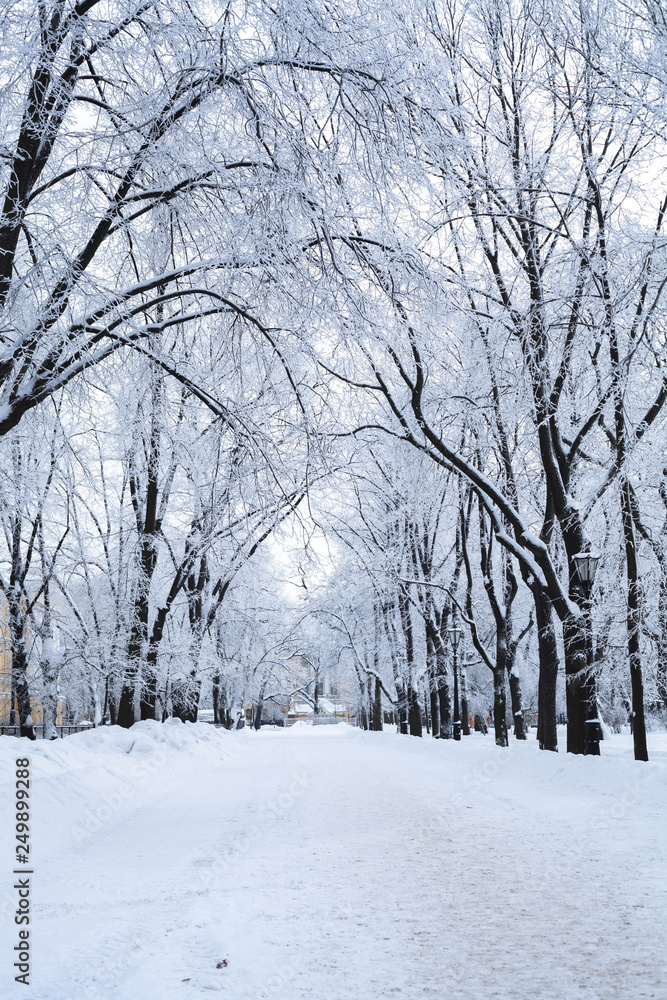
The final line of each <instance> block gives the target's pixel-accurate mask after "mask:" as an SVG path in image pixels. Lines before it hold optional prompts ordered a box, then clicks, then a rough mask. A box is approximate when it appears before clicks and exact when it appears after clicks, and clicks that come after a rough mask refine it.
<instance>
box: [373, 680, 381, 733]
mask: <svg viewBox="0 0 667 1000" xmlns="http://www.w3.org/2000/svg"><path fill="white" fill-rule="evenodd" d="M373 729H374V730H375V732H380V731H381V730H382V687H381V685H380V681H379V680H378V678H377V677H376V678H375V698H374V699H373Z"/></svg>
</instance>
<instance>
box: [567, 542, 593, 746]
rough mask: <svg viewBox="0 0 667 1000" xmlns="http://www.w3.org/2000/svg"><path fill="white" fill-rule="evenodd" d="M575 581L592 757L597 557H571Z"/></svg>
mask: <svg viewBox="0 0 667 1000" xmlns="http://www.w3.org/2000/svg"><path fill="white" fill-rule="evenodd" d="M572 561H573V563H574V572H575V574H576V581H577V583H578V584H579V586H580V587H581V590H582V592H583V595H584V600H585V608H586V610H585V614H586V615H587V617H588V621H587V623H586V625H587V627H586V667H587V675H586V686H585V688H584V691H585V697H586V723H585V728H586V753H587V754H590V755H591V756H593V757H599V756H600V723H599V721H598V706H597V698H596V694H595V678H594V677H593V634H592V633H593V626H592V622H591V592H592V590H593V583H594V581H595V573H596V571H597V568H598V563H599V561H600V557H599V556H595V555H593V554H592V553H591V552H577V553H576V555H574V556H573V557H572Z"/></svg>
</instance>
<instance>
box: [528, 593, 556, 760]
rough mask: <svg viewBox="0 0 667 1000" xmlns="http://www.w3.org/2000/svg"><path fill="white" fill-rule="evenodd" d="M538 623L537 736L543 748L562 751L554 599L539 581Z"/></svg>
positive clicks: (537, 595)
mask: <svg viewBox="0 0 667 1000" xmlns="http://www.w3.org/2000/svg"><path fill="white" fill-rule="evenodd" d="M532 593H533V601H534V603H535V621H536V624H537V649H538V656H539V664H540V665H539V682H538V695H537V739H538V742H539V745H540V750H552V751H554V752H556V751H557V750H558V729H557V719H556V683H557V680H558V666H559V662H560V660H559V656H558V644H557V641H556V627H555V624H554V617H553V609H552V607H551V601H550V600H549V596H548V595H547V594H546V592H545V591H544V590H542V588H541V587H539V586H538V585H537V584H536V585H535V586H534V587H532Z"/></svg>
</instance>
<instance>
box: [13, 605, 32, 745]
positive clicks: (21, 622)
mask: <svg viewBox="0 0 667 1000" xmlns="http://www.w3.org/2000/svg"><path fill="white" fill-rule="evenodd" d="M7 606H8V607H7V611H8V616H7V617H8V621H7V625H8V630H9V641H10V648H11V656H12V687H13V689H14V693H15V696H16V705H17V708H18V715H19V717H18V723H19V726H20V734H21V736H27V737H28V739H31V740H34V739H35V731H34V728H33V721H32V715H31V714H30V685H29V681H28V650H27V648H26V644H25V616H24V610H23V607H22V602H21V596H20V594H17V593H16V591H14V590H12V591H11V592H10V594H9V596H8V600H7ZM12 708H13V699H12Z"/></svg>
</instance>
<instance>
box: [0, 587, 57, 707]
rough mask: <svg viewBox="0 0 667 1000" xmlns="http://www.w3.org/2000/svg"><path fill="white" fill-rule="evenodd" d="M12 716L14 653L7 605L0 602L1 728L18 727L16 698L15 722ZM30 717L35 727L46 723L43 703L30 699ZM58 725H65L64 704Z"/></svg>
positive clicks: (15, 703)
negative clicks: (9, 632)
mask: <svg viewBox="0 0 667 1000" xmlns="http://www.w3.org/2000/svg"><path fill="white" fill-rule="evenodd" d="M11 715H12V651H11V644H10V641H9V634H8V630H7V615H6V605H5V603H4V601H3V602H0V726H11V725H18V721H19V709H18V704H17V702H16V696H14V722H11V721H10V720H11ZM30 715H31V718H32V721H33V724H34V725H35V726H40V725H41V724H42V723H43V722H44V712H43V710H42V703H41V701H35V700H34V699H33V698H31V699H30ZM56 725H57V726H62V725H63V703H62V702H61V701H59V702H58V706H57V708H56Z"/></svg>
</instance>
